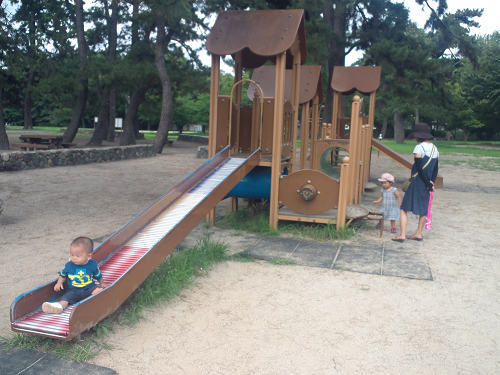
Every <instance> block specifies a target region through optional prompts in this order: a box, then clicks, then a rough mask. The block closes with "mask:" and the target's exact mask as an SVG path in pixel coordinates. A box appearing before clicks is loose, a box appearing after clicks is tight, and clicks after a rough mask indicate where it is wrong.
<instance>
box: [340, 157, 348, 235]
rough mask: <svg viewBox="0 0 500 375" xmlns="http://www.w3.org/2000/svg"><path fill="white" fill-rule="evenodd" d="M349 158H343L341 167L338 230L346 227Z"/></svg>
mask: <svg viewBox="0 0 500 375" xmlns="http://www.w3.org/2000/svg"><path fill="white" fill-rule="evenodd" d="M349 179H350V173H349V158H348V157H345V158H344V159H342V166H341V167H340V187H339V203H338V205H337V230H339V229H342V228H344V226H345V217H346V209H347V202H348V200H349V196H350V193H349Z"/></svg>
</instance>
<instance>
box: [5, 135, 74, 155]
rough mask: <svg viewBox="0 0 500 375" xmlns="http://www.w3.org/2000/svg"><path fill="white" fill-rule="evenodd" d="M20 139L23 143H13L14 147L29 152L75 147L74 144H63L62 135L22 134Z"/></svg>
mask: <svg viewBox="0 0 500 375" xmlns="http://www.w3.org/2000/svg"><path fill="white" fill-rule="evenodd" d="M19 139H20V140H21V141H23V142H22V143H13V144H12V146H14V147H20V148H21V150H24V151H29V150H30V149H33V150H37V149H49V150H53V149H60V148H68V147H74V146H76V144H74V143H63V136H62V135H51V134H22V135H21V136H20V137H19Z"/></svg>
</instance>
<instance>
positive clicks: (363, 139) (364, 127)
mask: <svg viewBox="0 0 500 375" xmlns="http://www.w3.org/2000/svg"><path fill="white" fill-rule="evenodd" d="M359 124H360V127H361V142H360V149H359V151H360V158H359V159H360V163H359V164H360V165H359V168H360V169H359V188H358V197H357V199H356V200H357V202H361V195H362V193H363V192H364V191H365V167H366V165H365V160H366V153H367V150H366V139H367V138H368V125H363V122H362V119H361V118H360V119H359Z"/></svg>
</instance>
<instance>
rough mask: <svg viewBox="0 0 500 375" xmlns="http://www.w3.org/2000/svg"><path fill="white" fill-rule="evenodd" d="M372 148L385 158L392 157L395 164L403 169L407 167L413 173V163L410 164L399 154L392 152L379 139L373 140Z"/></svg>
mask: <svg viewBox="0 0 500 375" xmlns="http://www.w3.org/2000/svg"><path fill="white" fill-rule="evenodd" d="M372 147H374V148H376V149H377V150H379V151H380V152H381V153H382V154H384V155H385V156H388V157H390V158H391V159H392V160H394V161H395V162H397V163H399V164H401V165H402V166H403V167H405V168H406V169H409V170H410V171H411V167H412V165H413V163H412V162H409V161H408V160H406V159H405V158H404V157H402V156H401V155H400V154H398V153H397V152H395V151H393V150H391V149H390V148H389V147H387V146H386V145H384V144H383V143H382V142H380V141H379V140H378V139H375V138H372Z"/></svg>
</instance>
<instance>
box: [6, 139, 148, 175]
mask: <svg viewBox="0 0 500 375" xmlns="http://www.w3.org/2000/svg"><path fill="white" fill-rule="evenodd" d="M155 155H156V154H155V153H154V151H153V145H152V144H151V145H135V146H120V147H100V148H74V149H60V150H43V151H10V152H4V153H2V154H0V172H6V171H21V170H26V169H36V168H49V167H62V166H65V165H79V164H89V163H102V162H105V161H118V160H125V159H136V158H147V157H152V156H155Z"/></svg>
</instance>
